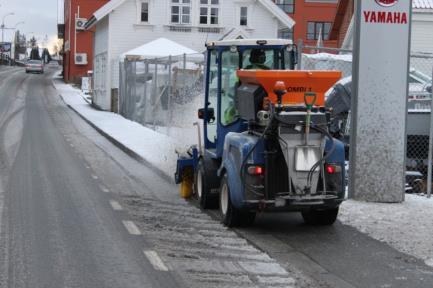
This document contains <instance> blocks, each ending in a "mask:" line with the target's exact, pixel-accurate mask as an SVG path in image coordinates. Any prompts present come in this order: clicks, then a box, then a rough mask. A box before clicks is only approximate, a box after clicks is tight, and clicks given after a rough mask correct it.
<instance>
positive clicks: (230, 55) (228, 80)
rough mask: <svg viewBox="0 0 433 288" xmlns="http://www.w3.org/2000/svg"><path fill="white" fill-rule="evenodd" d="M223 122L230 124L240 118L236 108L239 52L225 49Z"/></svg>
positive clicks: (222, 91)
mask: <svg viewBox="0 0 433 288" xmlns="http://www.w3.org/2000/svg"><path fill="white" fill-rule="evenodd" d="M221 61H222V65H221V76H222V77H221V115H220V119H221V124H222V125H224V126H227V125H230V124H232V123H234V122H236V121H237V120H238V119H239V114H238V111H237V109H236V102H235V96H236V89H237V87H238V82H239V80H238V77H237V75H236V71H237V70H238V69H239V54H238V52H231V51H224V52H223V53H222V57H221Z"/></svg>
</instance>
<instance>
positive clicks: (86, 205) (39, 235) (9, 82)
mask: <svg viewBox="0 0 433 288" xmlns="http://www.w3.org/2000/svg"><path fill="white" fill-rule="evenodd" d="M0 74H1V76H3V77H1V78H2V82H1V87H0V117H1V118H0V119H1V122H0V124H1V132H0V137H1V139H0V140H1V154H0V156H1V162H2V173H1V174H2V183H3V189H2V190H3V191H5V205H4V211H3V212H4V213H3V219H2V226H1V236H2V238H1V248H2V250H1V253H2V255H1V256H0V259H1V261H3V262H2V263H1V264H2V268H3V269H2V273H1V277H2V285H3V286H2V287H10V288H12V287H35V288H36V287H41V288H42V287H44V288H49V287H53V288H54V287H56V288H59V287H183V284H182V283H181V282H180V281H179V280H178V279H175V277H173V276H172V275H171V274H170V273H166V272H163V271H157V270H155V269H154V268H153V266H152V264H151V263H150V262H149V261H147V260H146V258H145V255H144V254H143V252H142V251H143V250H146V243H145V242H144V241H142V239H140V240H141V241H137V240H138V239H136V238H134V237H131V236H133V235H129V234H130V233H127V231H128V230H126V229H125V227H123V226H124V225H123V222H121V221H117V220H118V219H117V218H118V217H116V215H114V213H115V211H114V210H113V209H112V207H111V206H110V204H109V203H110V202H109V201H108V199H107V195H104V192H103V191H102V190H101V187H100V185H99V184H98V181H95V180H96V179H95V178H96V177H97V176H95V175H92V173H89V171H87V170H88V169H86V165H87V164H86V162H85V161H84V160H83V159H82V158H80V156H79V154H78V153H77V152H76V151H75V150H74V148H73V147H72V145H70V144H69V143H68V142H67V140H66V138H65V137H64V134H62V131H61V130H60V129H59V126H58V125H57V123H56V119H57V118H59V117H60V116H61V115H60V114H59V113H64V112H65V111H64V109H67V108H65V107H64V106H59V105H60V104H59V103H58V102H56V99H55V97H57V94H56V93H55V91H54V89H53V87H52V85H51V79H50V76H49V75H45V76H44V75H26V74H25V73H24V71H23V70H22V69H13V70H8V71H5V72H0ZM62 118H63V119H64V120H65V119H66V120H65V121H70V119H67V118H65V117H62ZM71 124H72V123H71ZM21 131H22V133H17V132H21ZM132 228H134V227H132Z"/></svg>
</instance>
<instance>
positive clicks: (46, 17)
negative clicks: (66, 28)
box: [0, 0, 63, 42]
mask: <svg viewBox="0 0 433 288" xmlns="http://www.w3.org/2000/svg"><path fill="white" fill-rule="evenodd" d="M61 1H62V0H0V5H1V6H0V17H1V18H0V21H2V20H3V17H4V15H6V14H8V13H11V12H13V13H15V15H12V16H7V17H6V18H5V22H4V23H5V27H7V28H14V27H15V25H16V24H17V23H19V22H21V21H24V22H25V23H24V24H21V25H18V26H17V29H19V30H20V31H22V32H24V34H27V38H30V37H31V36H33V35H35V36H36V38H38V39H40V40H39V42H41V41H42V40H43V39H44V37H45V35H47V36H48V38H49V39H52V38H53V37H55V36H56V35H57V22H58V11H61V10H60V7H59V6H60V5H62V4H61ZM60 16H61V19H63V17H62V15H60ZM60 16H59V17H60ZM0 24H1V23H0ZM11 31H12V30H5V39H4V41H5V42H10V41H11V38H12V35H13V33H12V32H11Z"/></svg>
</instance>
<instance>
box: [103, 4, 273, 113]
mask: <svg viewBox="0 0 433 288" xmlns="http://www.w3.org/2000/svg"><path fill="white" fill-rule="evenodd" d="M192 2H193V4H192V7H191V13H192V14H191V23H192V24H191V25H190V26H188V27H191V29H192V32H173V31H170V16H171V15H170V1H169V0H149V23H148V24H141V23H139V22H138V17H139V14H138V11H140V10H139V9H140V6H139V4H140V3H141V1H140V0H126V1H125V2H124V4H122V5H121V6H119V7H118V8H116V9H115V10H114V11H113V12H112V13H111V14H110V15H109V17H106V18H109V31H108V39H109V44H108V45H105V46H108V47H109V53H108V56H109V57H108V58H109V59H108V63H107V65H108V67H109V70H111V71H110V75H111V79H110V81H111V83H110V85H109V86H108V87H111V88H118V87H119V56H120V55H121V54H122V53H125V52H127V51H129V50H131V49H133V48H136V47H138V46H141V45H143V44H146V43H148V42H150V41H153V40H155V39H158V38H160V37H164V38H168V39H170V40H172V41H175V42H177V43H179V44H181V45H184V46H186V47H189V48H191V49H193V50H195V51H198V52H202V51H204V50H205V43H206V41H211V40H218V39H220V38H221V37H222V36H223V35H225V34H226V33H227V32H229V31H230V30H231V29H232V28H241V29H243V34H244V35H245V36H246V37H248V38H276V37H277V36H278V28H279V22H278V20H277V19H276V18H275V17H274V16H273V15H271V13H270V12H269V11H268V10H266V8H264V7H263V6H262V5H261V4H258V3H257V1H255V0H238V1H233V0H220V6H219V13H220V15H219V23H220V24H219V25H216V27H219V28H222V29H221V30H220V33H201V32H199V31H198V27H199V25H198V23H199V4H198V3H199V1H192ZM241 6H248V14H249V15H248V26H247V27H245V26H240V25H239V21H240V19H239V18H240V7H241ZM200 27H215V26H200ZM98 29H105V27H104V26H99V25H98V26H97V30H98ZM102 34H103V33H101V35H100V36H98V37H99V38H98V39H97V38H96V36H95V39H96V42H100V43H105V42H104V41H105V40H104V39H105V38H104V37H102ZM95 35H96V34H95ZM104 35H105V34H104ZM99 45H100V44H98V49H100V48H99V47H100V46H99ZM95 50H96V45H95ZM95 55H97V54H96V53H95ZM109 90H111V89H107V97H108V98H110V97H111V96H109V94H110V91H109ZM101 108H102V106H101ZM104 109H105V108H104Z"/></svg>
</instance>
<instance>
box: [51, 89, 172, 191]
mask: <svg viewBox="0 0 433 288" xmlns="http://www.w3.org/2000/svg"><path fill="white" fill-rule="evenodd" d="M53 85H54V87H56V85H55V84H54V81H53ZM56 90H57V88H56ZM57 91H58V90H57ZM59 96H60V98H61V99H62V101H63V102H64V103H65V104H66V106H67V107H68V108H69V109H71V110H72V111H74V112H75V113H76V114H77V115H78V116H79V117H80V118H81V119H83V120H84V121H85V122H86V123H87V124H89V125H90V126H91V127H92V128H94V129H95V130H96V131H97V132H98V133H99V134H101V135H102V136H103V137H105V138H106V139H107V140H108V141H110V142H111V143H112V144H113V145H114V146H116V147H117V148H119V149H120V150H122V151H123V152H124V153H126V154H127V155H128V156H130V157H132V158H134V159H135V160H137V161H138V162H140V163H142V164H144V165H145V166H146V167H148V168H150V169H152V170H154V171H155V172H156V174H158V176H160V177H161V178H163V179H164V180H165V181H167V182H168V183H172V184H174V180H173V177H171V176H170V175H168V174H166V173H165V172H164V171H163V170H161V169H160V168H159V167H157V166H156V165H153V164H152V163H150V162H149V161H147V160H146V159H145V158H144V157H142V156H141V155H139V154H138V153H136V152H135V151H134V150H132V149H130V148H129V147H127V146H126V145H124V144H123V143H121V142H120V141H118V140H117V139H116V138H114V137H112V136H111V135H109V134H108V133H106V132H105V131H104V130H102V129H101V128H99V127H98V126H97V125H95V124H94V123H93V122H91V121H90V120H89V119H87V118H86V117H84V116H83V115H82V114H81V113H80V112H79V111H78V110H77V109H75V108H74V107H73V106H71V105H69V104H68V103H66V101H65V99H64V98H63V96H62V95H61V94H60V93H59ZM89 105H90V104H89Z"/></svg>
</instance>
